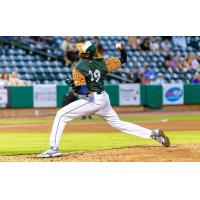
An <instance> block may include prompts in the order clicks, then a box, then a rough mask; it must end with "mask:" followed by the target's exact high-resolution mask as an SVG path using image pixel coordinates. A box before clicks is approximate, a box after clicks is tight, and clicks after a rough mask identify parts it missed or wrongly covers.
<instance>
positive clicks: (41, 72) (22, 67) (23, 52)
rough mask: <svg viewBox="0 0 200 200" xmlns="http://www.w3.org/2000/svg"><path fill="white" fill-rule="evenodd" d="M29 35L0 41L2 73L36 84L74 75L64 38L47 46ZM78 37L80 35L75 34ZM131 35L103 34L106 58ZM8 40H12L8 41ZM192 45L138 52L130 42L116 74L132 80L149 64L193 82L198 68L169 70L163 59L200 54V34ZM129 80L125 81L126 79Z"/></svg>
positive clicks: (111, 79)
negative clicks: (65, 56) (138, 69)
mask: <svg viewBox="0 0 200 200" xmlns="http://www.w3.org/2000/svg"><path fill="white" fill-rule="evenodd" d="M25 38H26V37H21V38H20V39H18V40H17V41H16V38H14V39H13V38H12V39H11V38H10V39H9V38H8V37H7V38H3V37H1V38H0V39H2V40H3V41H4V42H3V41H1V43H0V73H2V72H9V73H10V72H13V71H16V72H18V73H19V75H20V78H21V79H23V80H28V81H31V82H32V83H55V84H64V79H66V78H67V77H69V76H70V74H71V69H70V68H69V67H68V66H66V65H65V64H64V62H63V61H62V59H61V58H62V57H63V52H62V51H61V49H60V47H59V46H60V44H61V43H62V41H63V40H64V37H52V38H51V40H50V41H48V42H46V43H44V45H41V43H40V44H33V43H30V42H29V41H26V39H25ZM73 39H74V40H76V37H73ZM84 39H85V40H91V39H92V37H90V36H87V37H84ZM128 39H129V37H128V36H102V37H100V40H101V44H102V45H103V49H104V57H109V56H114V55H119V52H118V51H117V50H116V49H115V44H116V43H117V42H124V43H125V44H127V43H128ZM5 40H6V41H8V42H5ZM187 40H188V41H189V42H188V46H187V48H186V49H182V48H180V47H178V46H176V47H174V48H173V50H172V51H170V52H168V53H166V52H164V51H162V52H158V51H157V52H153V51H136V50H133V49H132V48H131V47H130V46H128V45H126V46H125V47H126V50H127V53H128V63H126V64H125V65H124V66H123V67H122V69H120V70H118V71H117V72H115V75H119V76H120V77H124V78H127V79H130V72H131V71H132V69H133V67H135V66H138V67H142V66H143V65H144V64H145V63H147V64H148V65H149V66H150V67H152V68H154V70H155V72H156V73H157V74H158V73H160V72H161V73H162V74H164V78H165V80H166V81H167V82H184V83H189V82H191V80H192V78H193V77H194V74H195V73H196V70H194V69H192V70H188V71H186V72H184V71H183V70H180V69H179V68H178V67H174V68H173V69H167V68H166V67H164V65H163V62H164V60H165V57H166V56H167V55H171V56H174V55H177V54H178V55H179V56H180V57H186V56H187V55H188V54H189V53H195V54H196V53H198V49H200V37H188V38H187ZM119 82H121V81H119V80H117V78H114V77H109V76H108V79H107V80H106V83H111V84H116V83H119ZM124 82H125V81H124Z"/></svg>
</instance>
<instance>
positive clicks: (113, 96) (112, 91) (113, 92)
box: [104, 85, 119, 106]
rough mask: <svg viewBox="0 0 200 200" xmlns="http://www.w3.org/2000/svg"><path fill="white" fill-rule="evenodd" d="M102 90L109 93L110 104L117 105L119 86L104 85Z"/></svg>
mask: <svg viewBox="0 0 200 200" xmlns="http://www.w3.org/2000/svg"><path fill="white" fill-rule="evenodd" d="M104 90H105V91H106V92H107V93H108V94H109V97H110V103H111V105H113V106H118V105H119V86H118V85H105V86H104Z"/></svg>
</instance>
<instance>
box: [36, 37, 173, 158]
mask: <svg viewBox="0 0 200 200" xmlns="http://www.w3.org/2000/svg"><path fill="white" fill-rule="evenodd" d="M116 48H117V49H118V50H119V51H120V57H119V58H118V57H110V58H106V59H104V58H94V55H95V53H96V46H95V44H93V43H92V42H90V41H86V42H85V43H79V44H77V49H78V51H79V56H80V60H79V61H78V63H77V64H76V66H75V68H74V69H73V71H72V79H70V80H69V81H67V84H68V85H70V86H72V87H73V90H74V92H75V93H77V94H78V95H80V96H81V99H79V100H77V101H74V102H72V103H70V104H69V105H67V106H65V107H63V108H62V109H60V110H59V111H58V112H57V114H56V117H55V120H54V123H53V128H52V132H51V136H50V148H49V149H48V150H47V151H45V152H44V153H42V154H40V155H39V157H42V158H49V157H57V156H60V155H61V152H60V150H59V143H60V139H61V136H62V133H63V131H64V128H65V125H66V124H67V123H68V122H69V121H71V120H73V119H75V118H78V117H81V116H84V115H91V114H96V115H98V116H100V117H103V118H104V119H105V121H106V122H107V123H108V124H109V125H110V126H112V127H113V128H115V129H118V130H119V131H121V132H124V133H128V134H131V135H135V136H138V137H141V138H152V139H155V140H157V141H158V142H159V143H161V144H162V145H163V146H165V147H168V146H170V141H169V139H168V137H167V136H166V135H165V134H164V133H163V131H162V130H160V129H155V130H149V129H146V128H143V127H141V126H138V125H136V124H133V123H129V122H124V121H122V120H120V119H119V117H118V115H117V113H116V112H115V111H114V110H113V108H112V107H111V104H110V100H109V96H108V94H107V93H106V92H105V91H104V79H105V77H106V74H107V73H110V72H113V71H115V70H117V69H119V68H120V67H121V65H122V64H123V63H125V62H126V61H127V54H126V51H125V49H124V47H123V45H122V44H121V43H118V44H117V45H116Z"/></svg>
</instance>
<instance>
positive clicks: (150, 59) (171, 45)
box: [0, 36, 200, 108]
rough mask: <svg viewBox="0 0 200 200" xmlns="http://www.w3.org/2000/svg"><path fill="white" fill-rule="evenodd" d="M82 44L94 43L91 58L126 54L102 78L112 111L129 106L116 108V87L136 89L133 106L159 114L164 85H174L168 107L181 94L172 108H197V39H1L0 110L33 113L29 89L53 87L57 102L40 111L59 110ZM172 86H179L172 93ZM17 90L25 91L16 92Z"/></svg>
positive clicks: (199, 65) (199, 66) (199, 76)
mask: <svg viewBox="0 0 200 200" xmlns="http://www.w3.org/2000/svg"><path fill="white" fill-rule="evenodd" d="M85 40H91V41H93V42H94V43H96V45H97V54H96V56H97V57H105V58H106V57H110V56H115V55H116V56H117V55H118V53H119V52H118V51H117V49H116V48H115V44H116V43H117V42H122V43H123V44H124V46H125V49H126V50H127V53H128V62H127V63H126V64H124V65H123V66H122V68H121V69H120V70H117V71H116V72H114V73H112V74H108V76H107V79H106V81H105V85H106V86H109V87H107V88H106V91H107V92H108V93H109V95H110V97H111V103H112V105H132V104H131V103H130V102H129V103H128V102H127V104H126V103H124V104H123V103H120V98H121V97H120V94H119V93H120V91H119V90H120V88H119V85H120V84H125V83H141V88H140V90H139V89H138V90H139V93H140V94H135V97H134V98H137V97H138V95H141V102H139V103H136V104H134V103H133V105H143V106H148V107H152V108H161V107H162V106H163V104H164V103H163V88H161V85H163V84H167V83H170V84H172V85H173V84H175V85H173V88H171V90H170V88H169V87H168V93H167V95H168V97H169V98H168V100H170V98H171V100H170V101H171V103H172V104H173V103H174V102H173V100H174V99H173V98H176V97H177V99H178V98H179V97H180V96H181V95H182V94H180V93H183V92H184V96H183V95H182V100H181V102H179V103H177V104H200V100H199V99H200V98H199V92H198V91H199V87H196V86H195V87H193V85H198V83H200V37H197V36H195V37H192V36H189V37H186V36H172V37H169V36H165V37H159V36H149V37H148V36H139V37H136V36H101V37H97V36H55V37H53V36H29V37H25V36H4V37H3V36H1V37H0V74H1V79H0V87H1V88H8V91H7V93H6V91H5V90H3V89H1V92H0V93H1V94H0V96H1V98H0V99H1V103H0V105H1V107H10V108H31V107H37V105H34V100H33V98H34V97H33V96H34V94H33V93H34V92H33V86H34V87H36V86H35V85H39V84H40V85H41V84H43V85H49V84H51V85H52V84H54V85H56V87H57V88H56V89H54V93H57V94H56V97H55V98H57V100H55V101H57V102H56V103H55V105H53V104H52V105H49V106H45V102H43V103H44V105H43V106H44V107H60V106H63V101H64V100H63V99H64V95H65V93H68V92H69V91H70V89H69V88H67V89H66V86H64V85H65V83H64V80H65V79H66V78H70V77H71V71H72V69H73V67H74V66H75V63H76V62H77V61H78V52H77V49H76V43H77V42H82V41H85ZM176 84H182V85H183V86H182V88H181V89H180V88H179V90H176V89H174V87H176ZM191 84H192V86H191ZM16 86H18V88H17V87H16ZM20 86H21V87H22V88H24V86H26V87H27V88H29V89H22V88H20ZM143 86H146V87H143ZM148 86H149V87H148ZM150 86H151V87H150ZM13 87H14V88H13ZM116 87H117V88H116ZM126 89H127V88H126ZM39 90H40V91H41V90H49V89H48V87H46V88H43V89H39ZM50 90H51V89H50ZM122 90H123V89H122ZM136 90H137V89H136ZM180 90H181V91H180ZM191 92H193V93H191ZM136 93H137V92H136ZM178 93H179V94H178ZM6 95H7V97H6ZM42 95H43V97H41V98H49V99H51V98H54V97H52V96H51V94H42ZM45 95H46V96H45ZM47 95H49V96H48V97H47ZM116 95H117V96H118V97H117V98H116ZM122 95H124V93H123V94H122ZM122 95H121V96H122ZM133 95H134V94H133ZM149 95H150V97H149ZM170 95H171V96H170ZM195 95H196V96H195ZM178 96H179V97H178ZM191 97H192V98H191ZM36 98H37V97H36ZM38 98H40V97H38ZM174 104H176V103H174ZM38 107H42V105H40V106H38Z"/></svg>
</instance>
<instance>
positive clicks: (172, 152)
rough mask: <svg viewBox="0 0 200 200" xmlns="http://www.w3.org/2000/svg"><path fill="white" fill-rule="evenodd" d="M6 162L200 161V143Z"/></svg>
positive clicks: (7, 158) (22, 157)
mask: <svg viewBox="0 0 200 200" xmlns="http://www.w3.org/2000/svg"><path fill="white" fill-rule="evenodd" d="M0 161H1V162H2V161H5V162H55V161H59V162H170V161H171V162H200V145H173V146H171V147H169V148H164V147H162V146H157V145H156V146H152V145H150V146H133V147H126V148H116V149H111V150H99V151H88V152H78V153H68V154H63V156H61V157H58V158H48V159H42V158H37V156H36V155H20V156H1V157H0Z"/></svg>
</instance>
